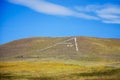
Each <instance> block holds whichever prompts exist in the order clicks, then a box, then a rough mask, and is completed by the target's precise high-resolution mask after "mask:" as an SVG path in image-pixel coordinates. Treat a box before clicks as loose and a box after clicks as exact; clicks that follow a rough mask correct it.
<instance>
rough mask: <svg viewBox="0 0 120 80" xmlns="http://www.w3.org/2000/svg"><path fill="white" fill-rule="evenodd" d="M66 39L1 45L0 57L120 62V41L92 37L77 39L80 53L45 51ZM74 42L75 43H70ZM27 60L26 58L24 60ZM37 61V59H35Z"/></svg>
mask: <svg viewBox="0 0 120 80" xmlns="http://www.w3.org/2000/svg"><path fill="white" fill-rule="evenodd" d="M69 38H70V37H66V38H27V39H21V40H17V41H13V42H10V43H7V44H4V45H0V57H1V59H3V58H6V57H7V58H11V57H12V58H15V57H19V56H24V57H39V59H48V58H49V59H61V60H68V59H71V60H78V61H79V60H87V61H94V60H118V61H119V60H120V58H119V57H120V39H100V38H90V37H77V42H78V47H79V52H76V51H75V48H74V47H71V48H68V47H66V45H57V46H55V47H53V48H50V49H47V50H45V51H40V50H41V49H43V48H46V47H48V46H51V45H54V44H55V43H58V42H61V41H64V40H67V39H69ZM69 42H73V41H69ZM23 59H26V58H23ZM34 59H35V58H34Z"/></svg>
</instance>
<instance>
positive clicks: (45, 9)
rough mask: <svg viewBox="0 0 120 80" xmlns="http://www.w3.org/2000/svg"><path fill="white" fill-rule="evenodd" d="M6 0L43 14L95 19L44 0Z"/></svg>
mask: <svg viewBox="0 0 120 80" xmlns="http://www.w3.org/2000/svg"><path fill="white" fill-rule="evenodd" d="M8 1H9V2H12V3H15V4H19V5H23V6H26V7H28V8H30V9H33V10H35V11H37V12H40V13H44V14H49V15H59V16H73V17H78V18H84V19H91V20H96V19H97V18H96V17H94V16H90V15H87V14H83V13H78V12H76V11H74V10H71V9H69V8H67V7H65V6H62V5H58V4H55V3H51V2H47V1H46V0H8Z"/></svg>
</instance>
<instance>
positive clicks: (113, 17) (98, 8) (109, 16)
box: [76, 4, 120, 24]
mask: <svg viewBox="0 0 120 80" xmlns="http://www.w3.org/2000/svg"><path fill="white" fill-rule="evenodd" d="M76 9H77V10H78V11H80V12H85V13H86V14H91V13H92V14H94V16H95V17H99V20H101V21H102V22H104V23H112V24H120V6H118V5H110V4H106V5H88V6H86V7H84V8H83V7H76Z"/></svg>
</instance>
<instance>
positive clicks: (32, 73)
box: [0, 62, 120, 80]
mask: <svg viewBox="0 0 120 80" xmlns="http://www.w3.org/2000/svg"><path fill="white" fill-rule="evenodd" d="M119 71H120V69H119V68H112V67H111V68H110V67H105V66H80V65H72V64H64V63H60V62H59V63H57V62H1V63H0V76H1V79H0V80H86V79H87V80H92V79H95V80H101V79H103V80H105V79H110V80H114V79H116V80H117V79H119V77H118V76H119V75H120V73H119Z"/></svg>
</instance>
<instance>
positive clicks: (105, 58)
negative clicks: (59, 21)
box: [0, 37, 120, 80]
mask: <svg viewBox="0 0 120 80" xmlns="http://www.w3.org/2000/svg"><path fill="white" fill-rule="evenodd" d="M69 38H70V37H65V38H27V39H21V40H17V41H13V42H10V43H7V44H4V45H0V59H1V62H0V79H1V80H119V79H120V78H119V76H120V39H100V38H90V37H77V42H78V47H79V51H78V52H76V51H75V48H74V47H71V48H69V47H66V45H58V46H55V47H53V48H50V49H48V50H45V51H40V50H41V49H43V48H45V47H48V46H51V45H54V44H55V43H58V42H61V41H64V40H67V39H69ZM69 42H72V43H73V41H69ZM20 56H23V57H20ZM3 60H5V62H2V61H3ZM35 61H37V62H35Z"/></svg>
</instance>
